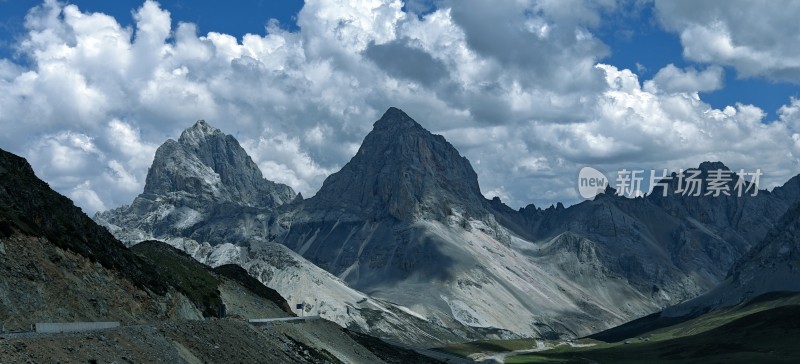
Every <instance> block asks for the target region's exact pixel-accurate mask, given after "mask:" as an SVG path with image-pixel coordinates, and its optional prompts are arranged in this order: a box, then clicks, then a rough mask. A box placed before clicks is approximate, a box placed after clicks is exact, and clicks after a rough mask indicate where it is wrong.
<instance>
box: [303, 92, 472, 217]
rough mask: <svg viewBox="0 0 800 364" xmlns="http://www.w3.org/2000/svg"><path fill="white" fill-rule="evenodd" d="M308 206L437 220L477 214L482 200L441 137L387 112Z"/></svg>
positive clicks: (468, 171) (467, 169)
mask: <svg viewBox="0 0 800 364" xmlns="http://www.w3.org/2000/svg"><path fill="white" fill-rule="evenodd" d="M313 200H314V202H315V203H317V204H321V205H324V206H326V207H331V206H333V205H338V206H341V207H348V208H352V209H354V210H357V213H361V214H364V215H366V216H369V217H371V218H383V217H387V216H392V217H394V218H397V219H400V220H413V219H415V218H419V217H427V218H441V217H445V216H448V215H451V214H454V213H461V214H469V215H471V216H475V215H480V214H482V213H483V211H485V210H484V207H485V204H486V203H487V202H486V200H485V199H484V198H483V195H481V192H480V187H479V186H478V176H477V174H476V173H475V171H474V170H473V169H472V166H471V165H470V163H469V161H468V160H467V159H466V158H464V157H463V156H461V155H460V154H459V153H458V151H457V150H456V149H455V148H454V147H453V146H452V145H451V144H450V143H448V142H447V141H446V140H445V139H444V137H442V136H441V135H434V134H432V133H431V132H429V131H428V130H426V129H425V128H423V127H422V126H421V125H420V124H418V123H417V122H416V121H414V119H412V118H411V117H410V116H408V115H407V114H406V113H405V112H403V111H402V110H400V109H397V108H394V107H392V108H389V109H388V110H387V111H386V113H384V114H383V116H382V117H381V118H380V119H379V120H378V121H376V122H375V123H374V124H373V129H372V131H371V132H370V133H369V134H367V136H366V137H365V138H364V142H363V143H362V145H361V148H360V149H359V150H358V153H357V154H356V155H355V156H354V157H353V158H352V159H351V160H350V162H349V163H347V165H345V166H344V167H343V168H342V170H341V171H339V172H337V173H334V174H332V175H331V176H329V177H328V178H327V179H326V180H325V182H324V183H323V185H322V188H321V189H320V191H319V192H318V193H317V195H316V196H315V198H313Z"/></svg>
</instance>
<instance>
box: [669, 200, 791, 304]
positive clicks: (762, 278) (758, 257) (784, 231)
mask: <svg viewBox="0 0 800 364" xmlns="http://www.w3.org/2000/svg"><path fill="white" fill-rule="evenodd" d="M782 292H800V204H795V205H794V206H792V207H791V208H790V209H789V210H788V211H787V212H786V213H785V214H784V215H783V217H782V218H781V219H780V220H779V221H778V223H777V224H775V226H774V227H773V228H772V229H771V230H770V231H769V233H768V234H767V235H766V236H765V237H764V239H763V240H762V241H761V242H759V243H758V244H756V245H755V246H753V248H752V249H750V251H748V252H747V253H746V254H745V255H744V256H742V257H741V258H740V259H739V260H738V261H737V262H736V263H735V264H734V265H733V267H732V268H731V270H730V272H729V273H728V275H727V277H726V278H725V280H724V281H722V282H721V283H720V284H719V285H718V286H717V287H715V288H714V289H713V290H711V291H709V292H708V293H705V294H703V295H702V296H700V297H697V298H695V299H693V300H691V301H688V302H685V303H681V304H679V305H676V306H673V307H669V308H667V309H665V310H664V312H663V313H662V316H667V317H676V316H687V315H695V314H698V313H703V312H707V311H709V310H714V309H719V308H725V307H730V306H733V305H737V304H740V303H744V302H747V301H749V300H752V299H754V298H756V297H759V296H762V295H764V294H767V293H782Z"/></svg>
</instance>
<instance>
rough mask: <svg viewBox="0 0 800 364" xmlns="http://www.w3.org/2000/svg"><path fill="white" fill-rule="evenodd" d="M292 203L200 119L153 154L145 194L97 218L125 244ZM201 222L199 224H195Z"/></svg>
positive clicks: (188, 232)
mask: <svg viewBox="0 0 800 364" xmlns="http://www.w3.org/2000/svg"><path fill="white" fill-rule="evenodd" d="M293 199H295V192H294V191H293V190H292V188H291V187H289V186H286V185H283V184H279V183H275V182H272V181H269V180H267V179H265V178H264V177H263V176H262V174H261V171H260V170H259V169H258V166H257V165H256V164H255V162H253V160H252V159H251V158H250V156H249V155H247V152H245V150H244V149H243V148H242V147H241V146H240V145H239V142H238V141H236V139H235V138H234V137H232V136H230V135H226V134H224V133H222V132H221V131H220V130H219V129H216V128H214V127H212V126H210V125H208V124H207V123H206V122H205V121H202V120H201V121H198V122H197V123H195V124H194V126H192V127H191V128H189V129H186V130H185V131H184V132H183V133H182V134H181V136H180V138H179V139H178V141H175V140H171V139H170V140H167V141H166V142H165V143H164V144H162V145H161V146H160V147H159V148H158V150H157V151H156V155H155V158H154V160H153V165H152V166H151V167H150V170H149V171H148V173H147V179H146V182H145V187H144V192H143V193H142V194H141V195H139V196H138V197H136V199H135V200H134V201H133V203H132V204H131V205H130V206H122V207H120V208H117V209H114V210H110V211H106V212H103V213H99V214H97V215H96V216H95V219H96V220H97V221H99V222H101V223H102V224H104V225H106V226H107V227H109V229H110V230H112V232H115V233H118V236H120V238H121V239H122V240H123V241H126V242H127V243H129V244H130V243H133V242H138V241H141V240H144V239H148V238H154V237H158V236H170V235H174V236H194V232H195V230H197V229H202V228H204V227H205V226H206V223H208V222H212V221H220V220H226V219H229V218H230V217H231V215H237V214H239V213H240V212H241V211H242V209H250V210H259V211H262V210H263V211H271V210H272V209H274V208H276V207H277V206H280V205H282V204H285V203H288V202H291V201H292V200H293ZM200 222H203V224H199V223H200Z"/></svg>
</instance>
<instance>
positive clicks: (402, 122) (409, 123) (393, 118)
mask: <svg viewBox="0 0 800 364" xmlns="http://www.w3.org/2000/svg"><path fill="white" fill-rule="evenodd" d="M372 126H373V128H374V130H375V131H378V130H387V131H390V130H394V131H397V130H400V129H405V128H413V127H416V128H420V129H423V128H422V126H421V125H419V124H417V122H416V121H414V119H412V118H411V117H410V116H408V114H406V113H405V112H403V110H400V109H398V108H396V107H390V108H389V109H388V110H386V112H385V113H383V116H381V118H380V119H378V121H376V122H375V123H374V124H372Z"/></svg>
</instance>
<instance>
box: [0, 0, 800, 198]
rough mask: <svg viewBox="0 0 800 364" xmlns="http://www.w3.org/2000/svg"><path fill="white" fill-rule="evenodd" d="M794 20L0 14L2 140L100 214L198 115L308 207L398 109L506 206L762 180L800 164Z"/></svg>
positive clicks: (440, 7) (642, 4)
mask: <svg viewBox="0 0 800 364" xmlns="http://www.w3.org/2000/svg"><path fill="white" fill-rule="evenodd" d="M69 4H75V5H77V8H75V7H73V6H70V5H69ZM432 4H436V6H433V5H432ZM37 6H38V7H39V11H34V12H31V13H30V15H29V16H28V18H27V19H28V20H27V21H26V14H28V13H29V11H31V10H30V9H32V8H34V7H37ZM798 12H800V4H799V3H797V2H792V1H782V0H776V1H771V2H768V3H764V4H754V3H751V2H748V1H739V0H734V1H729V2H703V3H696V2H694V1H689V0H675V1H661V0H653V1H647V0H643V1H632V0H617V1H614V0H603V1H590V0H570V1H559V2H551V1H540V0H525V1H515V2H495V1H490V0H474V1H456V0H437V1H433V2H432V1H428V0H416V1H414V0H409V1H408V2H402V1H400V0H379V1H372V2H368V1H363V2H362V1H349V2H342V1H335V0H308V1H306V2H303V1H296V0H291V1H237V2H235V6H231V5H230V3H223V2H190V1H159V2H155V1H143V0H119V1H98V0H92V1H90V0H87V1H80V0H76V1H73V2H55V1H49V2H44V3H43V2H40V1H31V0H0V109H2V110H3V112H2V113H0V126H2V127H3V129H4V130H5V131H6V132H5V133H4V135H2V136H0V147H2V148H3V149H6V150H10V151H12V152H14V153H17V154H20V155H22V156H24V157H26V158H28V159H29V160H30V161H31V163H32V165H33V167H34V169H35V170H36V171H37V173H38V174H39V175H40V176H41V177H42V178H43V179H45V180H46V181H48V182H49V183H50V184H51V185H52V186H54V188H56V189H57V190H58V191H60V192H62V193H64V194H66V195H68V196H69V197H71V198H73V199H74V200H75V201H76V202H77V203H78V204H79V205H80V206H81V207H83V208H84V209H86V210H87V211H89V212H93V211H97V210H103V209H106V208H111V207H114V206H118V205H120V204H123V203H128V202H130V201H131V200H132V198H133V197H134V196H135V195H136V194H137V193H139V192H140V191H141V190H142V188H143V182H144V177H145V175H146V173H147V167H148V166H149V163H150V162H151V161H152V157H153V154H154V152H155V149H156V148H157V147H158V145H160V144H161V143H162V142H163V141H164V140H165V139H166V138H169V137H172V138H175V137H177V136H178V135H179V133H180V131H181V130H182V129H184V128H186V127H188V126H190V125H191V124H193V122H194V121H195V120H197V119H206V120H207V121H209V122H210V123H211V124H212V125H214V126H216V127H218V128H220V129H222V130H223V131H224V132H227V133H230V134H233V135H235V136H237V138H239V139H240V141H241V143H242V144H243V146H244V147H245V148H246V149H247V150H248V152H249V153H250V154H251V155H252V156H253V158H254V160H255V161H256V162H257V163H258V164H259V166H260V167H261V169H262V171H263V172H264V174H265V176H266V177H267V178H269V179H272V180H276V181H279V182H283V183H287V184H289V185H291V186H292V187H293V188H295V189H296V190H298V191H300V192H302V193H303V194H304V195H306V196H310V195H313V194H314V193H315V192H316V190H317V189H318V188H319V186H320V184H321V183H322V181H323V180H324V178H325V177H326V176H327V175H329V174H330V173H332V172H335V171H337V170H338V168H340V167H341V166H342V165H343V164H344V163H346V162H347V161H348V160H349V158H350V157H351V156H352V155H353V154H354V153H355V151H356V150H357V148H358V145H359V144H360V142H361V140H362V139H363V137H364V135H365V134H366V133H367V132H369V130H370V128H371V124H372V122H373V121H374V120H375V119H377V118H378V117H379V116H380V115H381V114H382V113H383V111H385V110H386V109H387V108H388V107H389V106H397V107H401V108H402V109H404V110H405V111H406V112H407V113H409V114H410V115H411V116H412V117H414V118H416V119H417V121H419V122H420V123H421V124H422V125H423V126H425V127H426V128H428V129H430V130H431V131H433V132H436V133H440V134H443V135H444V136H445V137H447V138H448V140H449V141H451V142H452V143H453V144H454V145H455V146H456V147H457V148H458V149H459V151H460V152H461V153H462V154H464V155H465V156H466V157H467V158H468V159H469V160H470V161H471V163H472V165H473V167H474V168H475V170H476V172H477V173H478V175H479V178H480V183H481V188H482V190H483V192H484V194H485V195H486V196H487V197H491V196H500V197H501V198H502V199H503V200H504V201H506V202H507V203H508V204H510V205H511V206H514V207H519V206H524V205H527V204H528V203H535V204H536V205H538V206H541V205H549V204H551V203H555V202H557V201H564V202H566V203H568V204H569V203H574V202H577V201H579V199H578V197H577V193H576V189H575V186H574V182H575V177H576V175H577V172H578V170H579V169H580V168H581V167H582V166H585V165H592V166H596V167H597V168H599V169H600V170H604V171H606V172H607V173H608V174H609V175H611V174H613V172H614V171H616V170H619V169H621V168H627V169H632V168H642V169H661V168H670V169H678V168H688V167H693V166H696V165H698V164H699V163H700V162H702V161H705V160H722V161H723V162H725V163H726V164H728V165H729V166H730V167H731V168H732V169H739V168H747V169H753V168H761V169H762V170H764V171H765V176H764V179H763V181H764V182H763V183H764V186H763V187H765V188H771V187H773V186H775V185H779V184H781V183H783V182H784V181H785V180H786V179H788V178H789V177H791V176H793V175H795V174H797V173H798V171H800V101H797V98H798V97H800V87H798V84H800V50H798V47H796V43H797V34H800V25H797V22H796V20H795V19H794V17H793V16H792V14H797V13H798ZM92 13H98V14H96V15H93V14H92ZM102 14H105V15H108V16H104V15H102ZM271 19H276V20H277V21H278V22H279V23H280V28H278V29H273V30H272V31H271V32H267V30H266V25H267V24H268V22H270V20H271ZM181 24H183V25H181ZM187 24H189V25H187ZM245 34H253V36H251V37H249V38H245V37H244V35H245ZM230 36H232V37H230ZM775 121H777V122H775Z"/></svg>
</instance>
